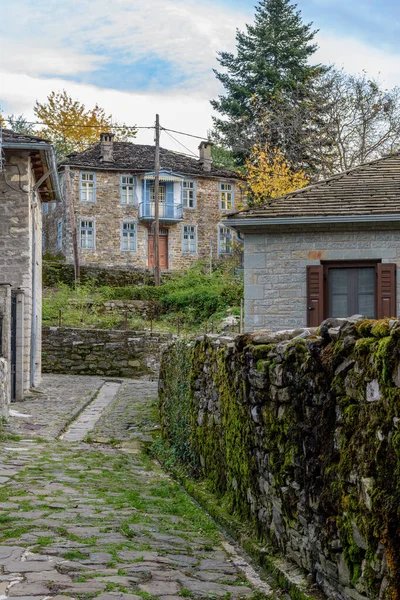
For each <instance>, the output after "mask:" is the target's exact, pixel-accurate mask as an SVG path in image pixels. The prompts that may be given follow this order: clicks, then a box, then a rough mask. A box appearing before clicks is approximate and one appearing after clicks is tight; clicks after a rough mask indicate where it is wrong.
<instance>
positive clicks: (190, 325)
mask: <svg viewBox="0 0 400 600" xmlns="http://www.w3.org/2000/svg"><path fill="white" fill-rule="evenodd" d="M232 267H233V265H232V264H224V265H221V266H219V267H218V268H216V269H215V270H214V271H213V272H212V273H211V274H210V273H209V271H208V266H207V265H206V264H205V263H204V262H201V261H200V262H198V263H197V264H196V265H194V266H193V267H192V268H190V269H189V270H188V271H186V272H185V273H184V274H177V275H174V276H173V277H171V278H170V279H169V280H166V281H165V282H164V283H163V284H162V285H161V286H160V287H159V288H156V287H154V286H152V285H134V286H125V287H110V286H98V285H97V284H96V283H94V282H92V283H91V282H88V283H85V284H82V285H80V286H78V287H76V288H73V287H71V286H69V285H67V284H64V283H59V284H58V286H57V287H56V288H47V289H45V291H44V298H43V324H44V325H52V326H54V325H58V324H59V321H60V319H61V323H62V325H63V326H65V327H82V328H87V327H89V328H92V327H93V328H98V329H113V328H123V327H126V328H129V329H147V328H150V326H151V325H150V323H151V324H152V326H153V327H154V329H155V330H157V331H173V332H176V330H177V322H178V319H179V324H180V328H181V331H182V332H187V333H194V332H196V331H197V330H198V329H201V328H202V327H203V326H205V325H206V324H208V326H209V327H210V326H211V322H213V323H215V325H217V323H218V322H219V321H220V320H221V319H222V318H224V317H226V316H227V315H229V314H233V315H238V314H239V311H240V309H239V305H240V299H241V298H242V297H243V283H242V279H241V276H240V275H236V274H235V272H234V269H233V268H232ZM113 300H141V301H145V302H146V303H148V304H147V307H145V312H146V316H145V317H143V316H140V315H134V314H132V313H127V314H125V313H124V311H123V310H120V311H118V310H114V311H112V312H109V313H107V312H105V308H104V303H105V302H109V301H113Z"/></svg>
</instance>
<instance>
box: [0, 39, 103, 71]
mask: <svg viewBox="0 0 400 600" xmlns="http://www.w3.org/2000/svg"><path fill="white" fill-rule="evenodd" d="M102 63H104V58H103V57H101V56H95V55H90V54H86V55H82V54H81V53H80V52H78V51H75V50H73V49H70V48H62V49H61V48H57V47H55V48H52V49H51V51H49V47H48V46H47V45H45V44H43V40H38V41H33V40H26V41H25V42H24V44H23V45H21V43H20V42H16V41H13V40H7V38H5V37H2V38H1V39H0V69H5V70H9V71H10V72H14V73H15V72H16V73H29V75H46V74H47V75H49V74H57V75H59V76H63V75H64V76H65V75H78V74H79V73H84V72H90V71H92V70H93V69H96V68H98V67H99V66H100V65H101V64H102Z"/></svg>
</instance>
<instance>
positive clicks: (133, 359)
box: [42, 327, 173, 378]
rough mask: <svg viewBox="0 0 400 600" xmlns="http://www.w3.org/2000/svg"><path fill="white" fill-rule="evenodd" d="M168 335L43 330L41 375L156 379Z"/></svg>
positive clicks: (66, 329)
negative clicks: (67, 374)
mask: <svg viewBox="0 0 400 600" xmlns="http://www.w3.org/2000/svg"><path fill="white" fill-rule="evenodd" d="M172 339H173V336H172V335H170V334H154V335H152V334H149V333H147V332H142V331H141V332H136V331H117V330H101V329H70V328H66V327H44V328H43V336H42V350H43V354H42V370H43V372H44V373H74V374H76V375H106V376H113V377H133V378H134V377H141V376H144V375H147V376H148V377H150V378H156V377H157V376H158V370H159V365H160V357H161V352H162V350H163V349H164V348H165V347H166V345H167V344H168V343H169V342H170V341H171V340H172Z"/></svg>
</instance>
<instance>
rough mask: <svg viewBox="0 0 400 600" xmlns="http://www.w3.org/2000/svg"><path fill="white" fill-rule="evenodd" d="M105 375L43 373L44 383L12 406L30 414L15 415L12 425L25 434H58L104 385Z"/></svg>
mask: <svg viewBox="0 0 400 600" xmlns="http://www.w3.org/2000/svg"><path fill="white" fill-rule="evenodd" d="M103 383H104V379H102V378H101V377H81V376H76V375H62V376H60V375H43V376H42V381H41V383H40V385H39V386H38V387H37V388H35V391H34V392H33V393H32V394H31V395H29V396H27V397H26V398H25V399H24V400H23V401H21V402H13V403H12V405H11V408H12V410H13V411H17V412H19V413H22V414H27V415H29V417H27V418H23V417H11V418H10V429H12V431H13V433H17V434H20V435H22V436H23V437H25V438H35V437H42V438H45V439H55V438H57V437H58V436H59V435H60V433H61V432H62V430H63V429H64V427H65V425H66V424H67V423H68V422H69V421H70V419H71V418H73V417H74V415H76V414H77V413H78V412H79V411H80V410H82V408H83V407H84V406H85V405H86V404H87V403H88V402H90V400H91V398H92V397H93V396H94V394H96V392H97V391H98V390H99V389H100V387H101V386H102V384H103Z"/></svg>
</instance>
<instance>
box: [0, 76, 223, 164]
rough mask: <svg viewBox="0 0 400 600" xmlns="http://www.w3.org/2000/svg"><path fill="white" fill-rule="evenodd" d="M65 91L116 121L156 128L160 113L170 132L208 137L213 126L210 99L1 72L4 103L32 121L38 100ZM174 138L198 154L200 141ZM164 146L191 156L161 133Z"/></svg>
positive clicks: (145, 135)
mask: <svg viewBox="0 0 400 600" xmlns="http://www.w3.org/2000/svg"><path fill="white" fill-rule="evenodd" d="M64 88H65V89H67V90H68V93H69V94H70V95H71V96H72V97H74V98H79V100H80V101H81V102H83V103H84V104H86V105H87V106H93V105H94V104H95V103H96V102H97V103H98V104H99V105H100V106H102V107H103V108H105V110H106V112H107V113H112V115H113V118H114V119H115V120H118V121H124V122H126V123H127V125H141V126H152V125H153V124H154V120H155V114H156V113H157V112H158V113H159V114H160V122H161V125H162V126H163V127H168V128H170V129H176V130H178V131H184V132H188V133H192V134H196V135H199V136H202V137H203V136H204V137H206V135H207V131H208V130H209V129H210V127H211V107H210V105H209V102H208V100H205V99H202V98H201V99H196V98H194V97H193V96H191V95H189V94H185V93H183V92H175V93H174V92H171V93H166V94H142V93H129V92H119V91H116V90H110V89H101V88H98V87H95V86H90V85H85V84H79V83H71V82H69V81H65V80H62V79H53V78H52V79H43V78H39V77H30V76H28V75H21V74H11V73H7V72H4V71H3V72H1V71H0V89H1V90H2V92H1V99H2V101H3V102H4V103H6V104H7V108H8V107H12V108H11V110H10V112H14V113H15V114H20V113H23V114H24V115H26V116H27V117H28V118H29V119H33V117H34V115H33V113H32V106H33V104H34V102H35V100H36V99H38V100H39V101H43V100H45V99H46V97H47V96H48V94H49V93H50V92H51V91H52V90H62V89H64ZM153 136H154V132H153V131H152V130H139V132H138V136H137V142H138V143H141V144H152V143H153V141H154V140H153ZM173 136H174V137H176V138H177V139H179V140H180V141H181V142H182V143H183V144H184V145H185V146H187V148H189V150H190V151H191V152H193V153H195V154H197V147H198V145H199V142H200V140H196V139H193V138H190V137H186V136H179V135H176V134H173ZM161 143H162V146H164V147H165V148H171V149H173V150H177V151H180V152H183V153H187V150H185V149H184V148H183V147H182V146H180V145H179V144H176V142H174V141H173V140H172V139H171V138H170V137H169V136H168V135H167V134H166V133H165V132H164V133H162V134H161Z"/></svg>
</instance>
